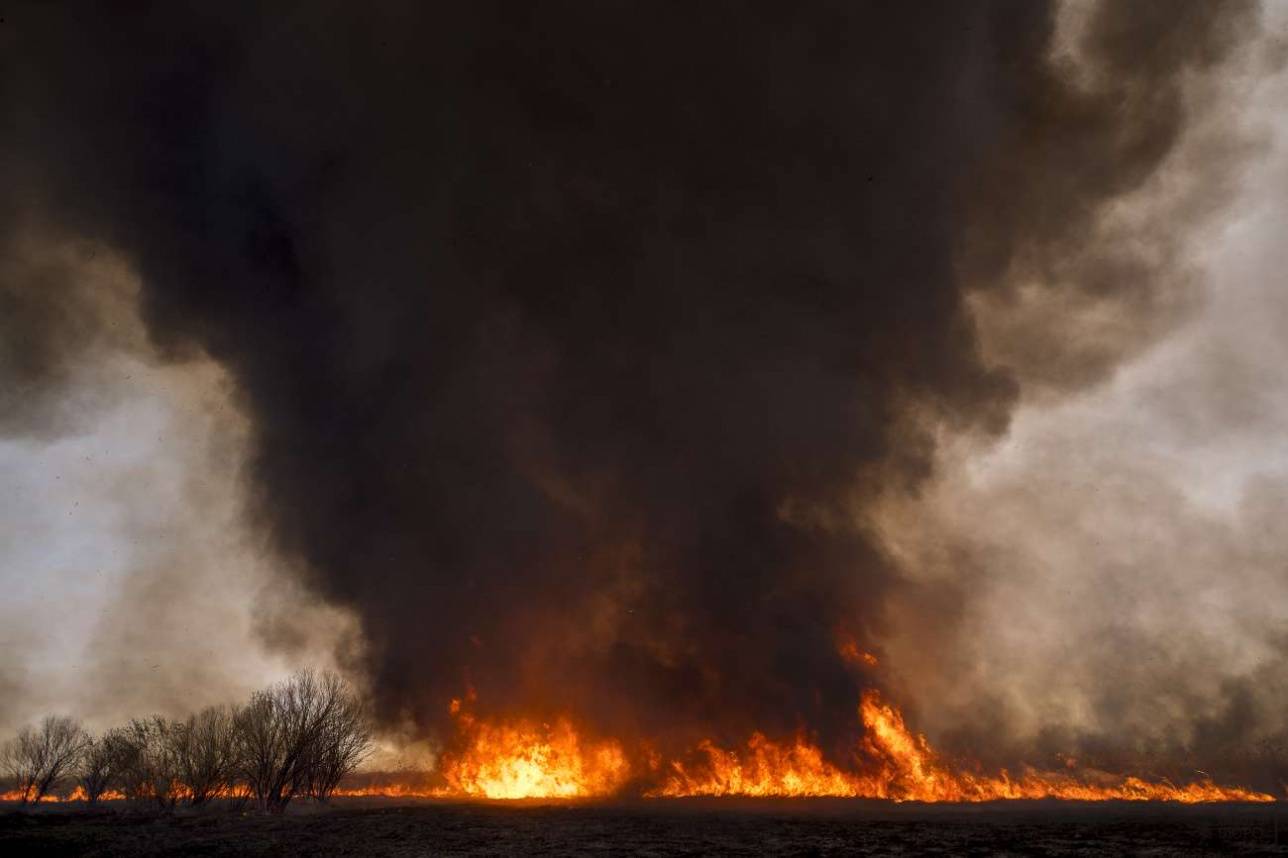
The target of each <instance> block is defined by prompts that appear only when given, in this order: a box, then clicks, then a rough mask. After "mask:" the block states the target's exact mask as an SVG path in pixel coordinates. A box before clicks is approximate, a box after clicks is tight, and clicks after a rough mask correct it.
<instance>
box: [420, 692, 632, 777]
mask: <svg viewBox="0 0 1288 858" xmlns="http://www.w3.org/2000/svg"><path fill="white" fill-rule="evenodd" d="M453 711H454V712H455V713H456V715H457V725H458V726H459V727H460V729H461V730H462V732H463V734H464V738H465V740H466V741H465V742H464V743H463V748H464V749H463V750H462V751H461V752H459V753H449V754H447V755H445V756H444V759H443V761H442V764H441V765H440V769H441V771H442V774H443V777H444V778H445V780H446V781H447V786H446V787H444V788H440V789H438V790H435V794H437V795H444V796H453V795H455V796H468V797H471V798H505V799H518V798H584V797H589V796H603V795H610V794H612V793H613V792H615V791H616V790H617V789H618V788H619V787H620V786H621V785H622V783H623V782H624V781H625V780H626V777H627V775H628V773H629V766H628V765H627V762H626V756H625V754H623V752H622V748H621V746H620V745H619V744H618V743H616V742H611V741H608V742H587V741H583V740H582V739H581V737H580V736H578V734H577V731H576V730H575V729H573V726H572V724H571V723H569V722H568V721H567V720H566V719H561V720H559V721H556V722H555V723H554V724H552V725H551V724H541V725H534V724H529V723H512V724H487V723H483V722H480V721H478V720H476V719H475V718H474V717H473V716H471V715H469V714H467V713H463V712H461V711H460V706H459V704H455V705H454V707H453Z"/></svg>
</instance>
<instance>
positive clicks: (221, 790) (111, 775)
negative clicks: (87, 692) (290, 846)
mask: <svg viewBox="0 0 1288 858" xmlns="http://www.w3.org/2000/svg"><path fill="white" fill-rule="evenodd" d="M370 749H371V725H370V721H369V719H368V717H367V713H366V709H365V706H364V705H363V703H362V700H361V699H360V698H359V697H358V695H357V694H355V693H354V691H353V689H351V688H350V687H349V686H348V685H347V684H346V683H345V682H344V680H342V679H341V678H340V677H338V676H336V675H335V674H333V673H328V672H323V673H316V672H313V671H301V672H299V673H297V674H295V675H294V676H292V677H291V678H290V679H287V680H285V681H283V682H280V683H278V684H276V685H273V686H270V687H269V688H266V689H264V690H262V691H257V692H255V693H254V694H253V695H251V698H250V700H249V701H248V702H247V703H245V704H244V705H242V706H240V707H229V706H212V707H210V708H207V709H204V710H202V711H201V712H198V713H196V714H193V715H190V716H188V718H187V719H186V720H182V721H176V720H170V719H167V718H163V717H160V716H153V717H151V718H145V719H139V718H136V719H134V720H132V721H131V722H130V723H129V724H126V725H125V726H123V727H117V728H115V729H112V730H108V731H107V732H105V733H103V734H102V735H101V736H97V737H95V736H91V735H90V734H89V733H87V732H86V731H85V730H84V729H82V728H81V725H80V724H79V723H78V722H77V721H75V720H74V719H72V718H67V717H63V716H56V715H50V716H47V717H45V719H44V720H43V721H41V722H40V724H39V725H37V726H35V727H30V726H29V727H25V728H23V729H22V730H20V731H19V732H18V735H17V736H16V737H15V738H13V739H11V740H9V741H8V742H6V743H5V744H4V746H3V748H0V768H2V770H3V772H4V773H5V774H6V775H7V776H8V777H9V779H10V780H11V782H12V783H13V788H14V792H15V793H16V796H14V797H15V798H17V799H18V800H19V801H20V802H22V803H23V804H28V803H31V802H38V801H40V800H41V799H42V798H44V797H45V796H47V795H51V794H54V793H55V791H56V790H59V789H64V788H73V787H74V788H77V792H78V793H80V794H83V798H84V800H85V801H86V802H88V803H89V804H91V805H93V804H96V803H97V802H98V801H99V800H100V799H102V798H104V797H105V796H112V797H120V798H124V799H126V800H128V801H131V802H134V803H136V804H144V805H150V806H154V807H156V808H158V809H160V810H163V811H170V810H173V809H174V808H175V807H176V806H177V805H179V804H180V803H182V804H185V805H189V806H192V807H200V806H202V805H205V804H207V803H208V802H210V801H211V800H212V799H215V798H223V799H229V800H230V804H231V805H232V806H233V807H241V806H244V805H245V804H247V803H249V802H252V801H253V802H254V804H255V806H256V807H258V808H259V809H260V810H262V811H265V812H268V813H281V812H282V811H283V810H285V809H286V806H287V804H289V803H290V801H291V799H293V798H295V797H297V796H311V797H313V798H315V799H317V800H319V801H326V800H327V799H329V798H330V796H331V794H332V793H333V792H334V791H335V788H336V786H337V785H338V784H339V783H340V780H341V779H342V778H343V777H344V776H345V775H347V774H349V773H350V772H352V771H353V770H354V769H355V768H356V767H357V766H358V764H359V763H360V762H361V761H362V760H363V759H364V758H365V757H366V756H367V754H368V753H369V752H370Z"/></svg>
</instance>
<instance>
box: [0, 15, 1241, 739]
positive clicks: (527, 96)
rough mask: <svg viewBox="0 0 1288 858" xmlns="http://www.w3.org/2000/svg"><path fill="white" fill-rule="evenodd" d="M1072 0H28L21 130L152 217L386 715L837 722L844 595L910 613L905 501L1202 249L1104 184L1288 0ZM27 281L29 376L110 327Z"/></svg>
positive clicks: (863, 620)
mask: <svg viewBox="0 0 1288 858" xmlns="http://www.w3.org/2000/svg"><path fill="white" fill-rule="evenodd" d="M1058 11H1059V10H1058V9H1057V8H1056V7H1055V6H1053V5H1050V4H1045V3H1039V2H1033V0H1018V2H995V3H944V4H935V5H926V4H911V5H904V6H896V5H894V4H885V3H879V4H878V3H872V4H862V3H851V2H847V3H805V4H801V3H764V4H759V3H753V4H746V3H700V4H694V3H563V2H548V3H538V4H532V3H460V4H441V3H439V4H397V3H388V4H361V5H355V4H351V3H329V4H328V3H301V4H255V5H245V6H241V7H239V8H238V7H237V4H219V5H212V4H204V3H194V4H189V3H165V4H156V5H153V6H132V7H127V8H121V7H110V8H109V7H107V6H97V7H81V8H75V9H73V8H71V7H68V6H48V5H33V6H26V5H20V6H18V7H16V8H14V9H13V10H12V11H10V12H7V13H6V22H5V24H4V25H3V28H2V29H0V38H2V39H3V40H4V41H3V51H0V55H2V56H3V57H4V60H3V69H2V70H0V75H2V77H3V81H4V83H3V84H2V86H3V88H4V90H3V91H4V95H3V98H4V100H5V101H4V103H5V109H4V117H5V119H4V134H3V141H4V142H3V143H0V146H2V147H3V149H2V150H0V151H2V152H3V162H2V163H3V169H4V173H3V175H4V181H5V183H6V185H7V186H9V187H11V188H12V189H13V193H12V194H10V195H8V197H9V198H10V199H17V200H20V201H21V202H22V204H23V209H24V211H26V210H30V211H31V212H38V213H39V215H40V217H41V218H44V219H48V220H49V221H51V222H54V223H57V224H58V226H59V228H60V229H63V230H67V231H69V232H72V233H74V234H78V235H83V236H85V237H87V238H88V239H92V240H95V241H101V242H104V243H106V244H108V245H110V246H112V247H114V248H116V249H118V250H119V252H120V253H122V254H124V255H125V257H126V258H128V259H129V260H130V261H131V263H132V265H133V266H134V267H135V268H136V269H137V271H138V273H139V276H140V278H141V287H140V289H141V292H140V294H139V297H138V300H139V306H140V307H141V310H142V314H143V318H144V320H145V322H146V324H147V329H148V332H149V333H150V335H151V338H152V341H153V343H154V344H155V346H156V347H157V348H159V349H161V351H162V352H163V353H164V354H166V355H169V356H170V357H173V358H179V357H186V356H191V355H193V354H206V355H208V356H209V357H211V358H212V359H213V360H215V361H217V362H218V363H219V364H221V365H222V366H223V368H224V369H225V370H226V372H227V373H228V374H229V376H230V377H231V379H232V380H233V382H234V383H235V385H236V390H237V395H238V398H239V403H240V405H241V407H242V408H243V409H244V411H245V414H246V415H247V417H248V419H249V421H250V430H249V431H250V433H251V436H250V444H251V453H250V454H249V461H248V463H247V468H248V474H249V477H250V480H251V484H252V486H253V491H252V499H251V506H252V510H253V511H252V514H251V517H252V520H253V521H254V522H255V524H256V526H258V527H262V529H263V531H264V533H265V534H266V535H267V536H268V537H269V538H270V540H271V545H272V546H273V548H274V550H275V551H276V553H277V554H278V556H279V557H280V558H282V559H283V561H284V565H285V566H286V567H288V568H290V569H291V570H293V572H292V574H298V575H300V576H302V577H303V580H304V581H305V583H306V584H307V586H308V587H309V588H310V589H311V590H312V591H314V592H316V593H317V594H319V595H321V596H322V597H324V598H325V599H327V600H328V601H330V602H331V603H333V604H336V605H339V606H342V607H345V608H349V609H352V610H353V611H354V612H355V613H356V614H357V616H358V617H359V618H360V620H361V623H362V630H363V633H364V635H365V639H366V646H365V648H363V649H362V650H361V653H360V654H357V655H354V656H353V657H354V658H355V659H357V662H356V663H355V664H354V665H353V666H354V667H355V668H359V669H361V670H363V671H364V672H365V674H366V675H367V676H368V677H369V679H370V682H371V687H372V689H373V691H374V693H375V695H376V699H377V700H378V702H379V705H380V707H381V711H382V712H383V714H384V715H385V716H386V717H387V718H389V719H395V718H401V717H403V716H405V715H410V716H411V717H413V718H414V719H416V720H417V721H418V722H420V723H422V724H424V725H426V726H430V725H432V724H433V722H434V721H435V719H438V718H440V717H442V716H443V715H444V714H445V712H446V703H447V700H448V699H449V698H450V697H452V696H456V695H459V694H460V693H461V692H462V691H463V689H465V688H466V687H467V686H468V687H472V688H474V689H475V690H476V692H477V695H478V699H479V702H480V705H481V706H485V707H487V708H489V709H492V710H502V711H503V710H506V709H510V708H522V709H523V710H524V711H525V712H533V711H537V712H540V711H555V710H571V711H574V712H576V713H578V715H579V716H581V717H583V718H586V719H588V720H589V721H590V722H591V723H592V724H594V725H596V726H598V727H600V728H602V729H604V730H608V731H613V732H618V731H637V732H639V733H643V734H646V735H653V736H665V735H674V734H682V735H677V736H676V738H682V739H685V740H688V739H691V738H692V736H693V735H694V734H696V733H702V734H705V735H716V736H733V737H736V738H741V737H742V736H744V735H745V734H746V732H747V731H748V730H750V729H752V728H757V729H762V730H766V731H770V732H775V731H782V730H788V729H792V728H794V727H797V726H801V725H804V726H807V727H809V728H810V729H813V730H818V731H820V732H821V734H822V735H823V736H824V737H825V738H827V739H830V740H831V741H837V740H839V738H840V737H841V736H842V735H843V734H844V733H845V732H846V731H852V730H853V729H855V728H856V724H855V710H856V706H857V702H858V692H859V689H860V688H861V686H862V681H863V680H864V679H865V677H862V676H860V675H857V674H856V671H857V670H858V668H856V667H855V666H854V665H852V664H850V663H849V662H847V661H846V660H845V659H844V658H843V657H841V656H840V655H838V652H837V641H838V637H846V636H848V637H852V638H853V639H854V640H856V641H857V643H858V645H859V646H860V647H863V648H869V649H871V648H874V647H875V646H876V641H877V640H879V639H880V636H881V635H882V633H883V631H884V630H885V629H886V625H887V623H888V621H889V616H888V613H887V611H886V606H887V604H888V603H889V600H890V598H891V596H892V594H894V593H895V592H897V591H898V590H899V589H900V588H901V586H902V583H901V581H902V578H901V574H900V572H899V571H898V569H897V567H896V566H895V565H894V564H893V563H892V562H891V561H890V560H889V559H888V558H887V557H886V556H885V552H884V550H883V548H882V545H881V543H880V541H879V539H878V538H877V536H876V535H874V533H873V532H872V531H871V529H870V528H869V526H868V525H867V524H864V523H863V522H865V521H867V518H866V516H865V514H864V513H865V510H866V509H867V508H868V506H869V504H870V502H871V501H872V499H874V498H876V497H878V496H883V497H885V496H888V493H889V492H892V491H893V492H896V493H902V492H915V491H916V490H917V488H918V486H920V485H921V484H922V483H923V481H924V480H925V479H926V478H927V476H928V475H929V474H930V473H931V470H932V466H933V461H934V450H935V443H934V439H935V434H936V432H937V431H938V428H939V427H944V426H946V427H950V428H951V430H952V431H954V432H959V433H966V434H978V435H982V436H984V437H994V436H996V435H998V434H999V433H1001V432H1003V431H1004V430H1005V428H1006V427H1007V425H1008V419H1009V417H1008V415H1009V413H1010V409H1011V406H1012V404H1013V402H1014V401H1015V398H1016V396H1017V393H1018V391H1019V389H1020V386H1019V383H1018V382H1017V379H1020V380H1022V381H1026V382H1027V381H1028V379H1030V378H1032V379H1036V380H1037V383H1040V384H1043V385H1046V386H1047V387H1049V388H1050V389H1053V390H1057V391H1066V390H1069V389H1076V388H1077V387H1078V386H1079V385H1082V384H1086V383H1089V382H1091V381H1095V380H1097V379H1100V378H1103V377H1104V376H1105V375H1106V374H1107V373H1108V372H1109V371H1110V370H1111V369H1112V367H1113V366H1114V365H1115V364H1116V363H1117V362H1118V361H1119V360H1121V359H1122V358H1123V357H1125V356H1127V355H1130V354H1133V353H1135V352H1136V351H1137V350H1138V349H1139V348H1140V347H1141V346H1142V345H1143V344H1145V343H1147V342H1149V341H1152V339H1154V338H1156V337H1157V336H1158V334H1159V333H1160V332H1162V331H1164V330H1166V329H1167V328H1168V326H1170V325H1171V324H1172V323H1173V322H1174V321H1175V320H1176V319H1178V318H1181V317H1182V316H1183V315H1184V308H1185V307H1186V306H1187V299H1188V297H1189V295H1190V294H1191V293H1190V292H1189V291H1188V290H1189V288H1190V282H1191V278H1190V277H1189V275H1188V273H1187V272H1179V273H1178V272H1177V271H1176V269H1175V268H1174V266H1173V264H1172V260H1171V259H1170V257H1169V255H1168V254H1167V253H1160V252H1158V251H1159V248H1160V247H1164V248H1165V247H1166V242H1163V243H1162V244H1160V243H1159V242H1152V243H1151V242H1139V241H1122V242H1112V241H1109V240H1107V239H1105V237H1104V235H1102V234H1101V233H1102V231H1103V226H1104V223H1105V220H1104V218H1105V217H1107V216H1108V214H1109V213H1110V212H1112V210H1113V206H1114V205H1115V203H1116V202H1117V201H1118V200H1120V199H1121V198H1122V197H1123V196H1124V195H1128V194H1130V193H1131V192H1133V191H1134V190H1136V189H1138V188H1140V187H1141V186H1142V185H1143V184H1144V183H1146V182H1147V181H1148V180H1149V179H1150V177H1151V176H1153V175H1154V174H1155V172H1156V171H1157V170H1158V169H1159V167H1160V165H1162V164H1163V163H1164V162H1165V161H1166V159H1167V158H1168V156H1169V154H1170V153H1171V152H1172V151H1173V149H1174V148H1175V146H1176V144H1177V141H1178V140H1180V139H1181V137H1182V136H1183V132H1184V131H1185V129H1186V128H1187V125H1188V123H1189V121H1190V112H1191V109H1192V107H1193V105H1194V100H1193V99H1192V98H1190V95H1189V94H1190V93H1191V92H1192V91H1193V87H1194V83H1193V82H1194V81H1201V80H1203V79H1204V77H1205V76H1208V75H1211V74H1213V73H1216V72H1217V71H1219V70H1220V69H1221V67H1222V63H1223V61H1225V60H1226V58H1227V57H1228V56H1230V55H1231V53H1232V52H1235V51H1237V49H1238V48H1239V47H1240V45H1241V44H1243V43H1244V41H1245V40H1246V39H1247V38H1249V37H1250V33H1251V32H1252V31H1253V30H1254V29H1255V27H1256V15H1255V14H1254V12H1255V9H1254V7H1253V6H1252V5H1251V4H1249V3H1245V2H1223V3H1206V2H1205V3H1198V2H1195V3H1186V4H1176V3H1173V2H1140V3H1125V4H1120V3H1106V4H1104V6H1103V7H1101V6H1097V7H1093V8H1085V9H1078V10H1075V11H1076V12H1077V14H1072V18H1073V19H1076V20H1073V21H1072V23H1070V22H1069V21H1065V20H1063V19H1061V18H1060V16H1059V15H1058V14H1057V12H1058ZM1067 14H1071V13H1067ZM1058 24H1060V28H1059V29H1058V27H1057V25H1058ZM1058 33H1063V34H1064V36H1063V37H1062V38H1064V41H1063V42H1062V41H1060V40H1059V39H1057V34H1058ZM1218 155H1219V156H1220V157H1221V158H1234V157H1235V156H1236V155H1237V153H1227V152H1222V153H1218ZM1185 225H1186V221H1185V220H1184V219H1180V220H1178V222H1177V226H1176V228H1177V230H1180V229H1181V228H1182V227H1184V226H1185ZM1168 237H1169V239H1173V240H1179V239H1180V238H1181V237H1183V236H1181V235H1180V233H1179V232H1176V233H1169V235H1168ZM15 283H16V285H15V286H14V287H12V288H11V287H10V286H9V285H8V284H6V285H5V291H4V292H3V293H2V294H3V297H4V300H5V301H6V302H8V303H12V304H13V305H14V306H15V307H17V308H18V310H17V313H16V314H14V315H10V316H9V317H8V318H6V319H5V320H4V321H3V322H2V324H4V325H5V326H6V334H5V336H6V337H7V338H8V337H11V336H13V334H12V333H11V332H9V330H8V327H9V326H10V319H16V320H18V325H19V326H20V327H19V328H18V330H20V331H21V334H22V336H21V338H18V339H7V340H6V346H5V348H6V351H5V352H3V354H5V355H11V356H17V358H21V359H20V360H19V359H10V360H9V361H8V362H7V363H6V364H5V365H4V366H3V367H0V372H3V373H4V376H5V378H6V379H9V378H11V377H17V378H20V379H21V380H22V381H23V383H24V384H28V385H30V386H34V387H37V388H38V387H39V386H40V385H41V384H43V383H45V382H46V381H56V380H57V378H58V374H57V372H56V371H55V370H57V368H58V367H60V366H62V365H63V364H62V363H61V362H60V361H61V360H62V358H63V356H65V355H66V354H68V351H69V350H71V349H74V348H77V347H79V345H80V344H81V343H82V341H83V338H82V337H80V336H79V335H77V330H78V329H77V327H76V324H77V317H76V316H67V315H63V314H60V313H54V312H50V308H51V306H52V305H50V304H49V299H48V293H47V292H41V291H39V289H38V284H36V283H34V282H27V281H22V282H16V281H15ZM1034 288H1042V289H1045V290H1047V291H1046V292H1044V293H1043V297H1042V299H1041V300H1039V301H1037V302H1036V305H1037V306H1039V307H1042V306H1052V307H1055V308H1056V309H1057V310H1059V309H1061V308H1075V309H1076V310H1078V312H1070V313H1069V314H1068V320H1069V323H1070V327H1069V329H1068V330H1066V329H1065V328H1064V327H1063V326H1062V323H1061V319H1062V318H1063V317H1054V318H1051V317H1048V318H1045V319H1044V320H1043V323H1042V325H1041V326H1040V327H1038V328H1035V329H1028V328H1025V327H1024V326H1018V327H1015V328H1013V329H1008V330H1006V331H1002V332H1001V333H999V335H998V336H997V337H995V338H994V339H993V340H992V341H991V342H992V343H993V344H994V345H995V346H996V348H997V352H996V355H995V357H996V361H995V362H993V363H986V362H985V360H984V357H983V356H982V351H981V344H980V338H979V337H978V336H977V332H976V327H975V317H974V315H973V313H972V302H983V303H986V304H987V303H989V302H994V303H996V302H1001V303H1004V304H1005V303H1007V302H1010V303H1015V302H1020V303H1021V304H1023V305H1024V306H1030V305H1031V304H1032V303H1033V302H1032V301H1030V300H1029V298H1030V297H1031V295H1032V290H1033V289H1034ZM1026 301H1028V303H1024V302H1026ZM59 306H61V304H60V305H59ZM1097 309H1098V310H1099V311H1100V313H1097V312H1096V310H1097ZM1106 311H1107V312H1111V313H1113V314H1114V315H1115V319H1116V321H1115V324H1114V325H1113V328H1112V330H1111V331H1104V330H1097V329H1094V328H1091V329H1088V328H1087V327H1086V324H1084V323H1088V320H1092V321H1094V320H1095V319H1097V318H1102V317H1103V313H1104V312H1106ZM69 326H70V327H69ZM1033 330H1041V331H1043V332H1045V333H1049V338H1047V342H1046V343H1043V342H1041V341H1035V340H1034V339H1033V338H1032V337H1031V336H1026V335H1028V334H1031V333H1032V332H1033ZM1089 339H1090V340H1094V342H1093V343H1091V344H1090V345H1089V344H1088V340H1089ZM9 343H13V345H12V346H11V345H9ZM1045 345H1049V346H1050V349H1049V350H1046V351H1044V346H1045ZM1038 353H1040V354H1038ZM1035 354H1038V356H1034V355H1035ZM29 358H30V360H29ZM33 401H39V399H37V400H33ZM5 425H6V426H9V425H12V421H6V424H5ZM21 425H23V426H24V427H30V426H32V425H36V424H35V423H34V422H33V421H31V420H28V421H25V422H23V423H22V424H21ZM856 522H857V523H856ZM270 632H271V629H270ZM866 679H868V680H872V679H873V678H872V677H867V678H866Z"/></svg>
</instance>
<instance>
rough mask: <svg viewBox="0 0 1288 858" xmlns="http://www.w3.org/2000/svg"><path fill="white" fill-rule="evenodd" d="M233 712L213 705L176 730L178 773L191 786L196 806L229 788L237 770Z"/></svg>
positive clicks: (193, 801)
mask: <svg viewBox="0 0 1288 858" xmlns="http://www.w3.org/2000/svg"><path fill="white" fill-rule="evenodd" d="M235 725H236V720H235V716H234V713H233V712H232V711H231V710H229V709H228V708H227V707H224V706H211V707H209V708H207V709H203V710H202V711H201V712H199V713H197V714H196V715H190V716H188V720H187V721H185V722H184V723H183V724H182V725H180V726H179V727H178V729H176V730H175V731H174V733H173V738H174V746H175V752H176V756H177V762H178V769H179V777H180V779H181V780H182V781H183V783H184V784H185V785H186V786H187V788H188V801H189V803H190V804H191V805H192V806H193V807H197V806H200V805H202V804H204V803H205V802H206V801H208V800H209V799H211V798H214V797H216V796H219V795H221V794H223V793H224V792H226V791H228V789H229V788H230V786H231V785H232V779H233V777H234V776H235V774H236V772H237V762H238V759H237V744H236V733H235Z"/></svg>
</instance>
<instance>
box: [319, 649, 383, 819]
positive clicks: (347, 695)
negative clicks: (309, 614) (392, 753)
mask: <svg viewBox="0 0 1288 858" xmlns="http://www.w3.org/2000/svg"><path fill="white" fill-rule="evenodd" d="M322 684H323V694H324V695H325V696H327V697H328V698H331V699H333V700H334V705H332V706H330V707H329V712H330V714H329V716H328V717H327V718H326V719H325V720H324V721H323V724H322V729H321V730H320V731H319V732H318V735H317V738H316V740H315V741H314V743H313V750H312V753H311V754H310V755H309V757H308V760H307V767H308V773H307V776H306V791H307V792H308V794H309V795H310V796H312V797H313V798H315V799H317V800H318V801H322V802H325V801H327V800H329V799H330V798H331V794H332V793H333V792H335V788H336V787H337V786H339V785H340V781H341V780H343V779H344V776H345V775H347V774H349V773H350V772H352V771H353V770H354V769H356V768H357V767H358V764H359V763H361V762H362V761H363V760H364V759H365V758H366V757H367V755H368V754H369V753H370V752H371V722H370V720H369V719H368V717H367V711H366V707H365V706H364V705H363V703H362V700H361V699H360V698H359V697H358V696H357V695H356V694H354V693H353V691H352V690H351V689H349V688H348V686H347V685H345V684H344V682H343V681H342V680H341V679H340V678H339V677H337V676H335V675H334V674H325V675H324V676H323V677H322Z"/></svg>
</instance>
